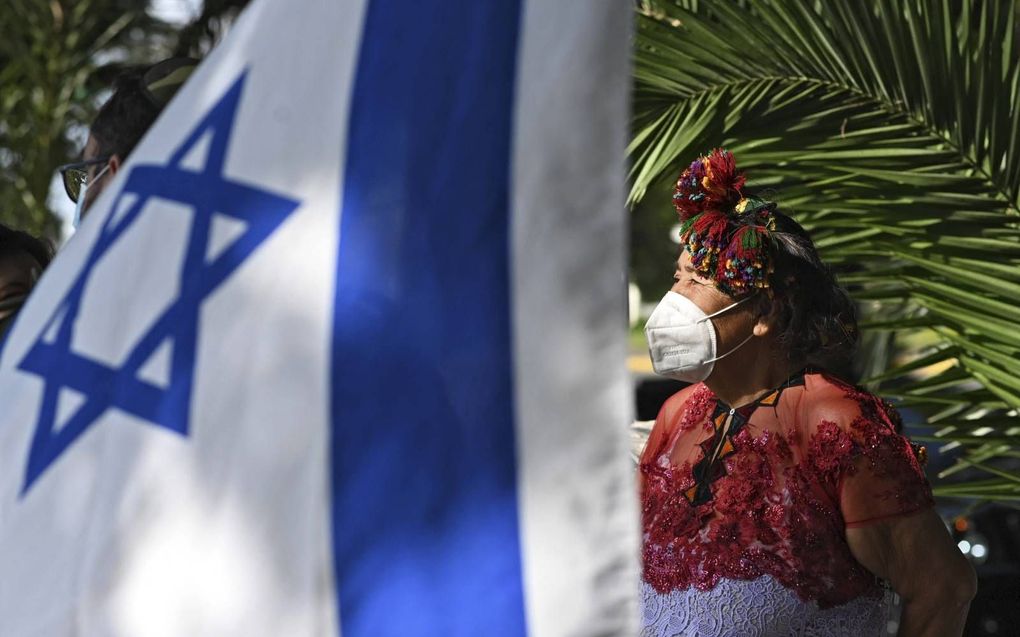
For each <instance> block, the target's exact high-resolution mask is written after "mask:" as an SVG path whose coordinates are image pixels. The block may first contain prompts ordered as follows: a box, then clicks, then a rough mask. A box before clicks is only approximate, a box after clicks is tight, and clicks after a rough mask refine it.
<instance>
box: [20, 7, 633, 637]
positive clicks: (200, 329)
mask: <svg viewBox="0 0 1020 637" xmlns="http://www.w3.org/2000/svg"><path fill="white" fill-rule="evenodd" d="M629 13H630V7H629V5H628V3H627V2H621V1H620V0H597V1H595V0H584V1H581V0H573V1H567V0H498V1H475V2H449V1H448V0H301V1H300V2H296V1H292V0H258V1H256V2H255V3H253V5H252V6H251V7H250V8H249V9H248V10H247V12H246V13H245V15H243V16H242V17H241V19H240V20H239V21H238V22H237V24H236V25H235V27H234V28H233V30H232V32H231V34H230V37H229V38H228V40H227V41H226V42H225V43H224V44H223V45H222V46H221V47H219V48H218V49H217V50H216V51H215V52H214V53H213V54H212V55H211V56H210V57H209V58H208V59H207V60H206V61H205V62H204V63H203V65H202V66H201V67H200V68H199V69H198V70H197V71H196V72H195V74H194V75H193V76H192V78H191V80H190V81H189V82H188V84H187V85H186V86H185V87H184V88H183V89H182V91H181V92H180V93H179V94H178V95H177V97H176V98H175V100H174V101H173V103H171V104H170V106H169V107H168V109H167V110H166V111H165V112H164V114H163V116H162V117H161V119H160V120H159V121H158V122H157V124H156V125H155V126H154V128H153V129H152V130H151V131H150V133H149V135H148V136H147V137H146V138H145V140H144V141H143V142H142V143H141V144H140V145H139V147H138V148H137V149H136V150H135V151H134V153H133V154H132V156H131V161H129V162H128V163H127V164H126V165H125V167H124V168H123V169H122V170H121V171H119V172H118V174H117V176H116V178H115V179H114V180H113V181H112V183H111V185H110V186H109V187H108V188H107V189H106V190H105V191H104V193H103V195H102V197H101V198H100V200H99V201H98V203H97V204H96V206H95V207H94V208H93V210H92V212H91V214H90V216H89V217H88V218H87V220H86V221H85V223H84V225H83V226H82V228H81V230H80V231H79V233H78V234H77V235H75V236H74V237H73V238H72V239H71V241H70V242H69V243H68V245H67V246H66V248H65V249H64V250H63V251H62V252H61V253H60V255H59V257H58V258H57V259H56V261H55V262H54V263H53V265H52V266H51V268H50V270H49V271H48V272H47V273H46V275H45V276H44V277H43V280H42V282H41V283H40V285H39V286H38V287H37V289H36V291H35V292H34V293H33V295H32V297H31V299H30V300H29V302H28V303H27V305H26V306H25V308H24V310H23V311H22V312H21V314H20V316H19V317H18V320H17V322H16V324H15V326H14V327H13V329H12V331H11V332H10V334H9V335H8V338H7V339H6V341H5V342H4V344H3V350H2V353H0V406H2V411H0V635H3V636H4V637H37V636H38V637H42V636H46V637H52V636H57V637H60V636H75V637H80V636H92V635H100V636H126V637H127V636H130V637H138V636H141V637H163V636H168V637H169V636H174V637H180V636H185V635H186V636H188V637H199V636H216V637H222V636H225V635H243V636H245V637H251V636H257V635H267V636H274V637H278V636H287V637H292V636H302V635H309V636H310V635H316V636H317V635H340V634H342V635H344V636H345V637H369V636H371V637H375V636H386V635H395V636H396V635H400V636H406V635H428V636H432V635H434V636H443V637H449V636H470V637H476V636H503V635H507V636H510V635H514V636H517V635H537V636H556V635H626V634H631V633H632V632H633V631H634V629H635V626H636V617H635V611H636V600H635V596H636V590H637V577H638V576H637V572H638V567H637V555H638V551H639V549H638V547H639V538H638V531H637V506H636V503H635V497H634V487H633V479H632V473H631V471H632V470H631V468H630V466H629V459H628V452H627V439H626V432H627V428H626V425H627V423H628V422H629V420H630V408H629V404H630V396H629V386H628V379H627V374H626V369H625V366H624V361H625V357H626V343H625V328H624V326H625V325H626V305H625V290H626V288H625V276H624V273H625V271H626V265H625V259H624V247H625V239H624V231H625V218H624V217H625V216H624V208H623V201H624V198H623V185H624V176H623V156H624V144H625V133H626V126H627V121H628V117H627V87H628V65H627V50H628V46H629V42H628V40H629V33H628V29H629V27H628V24H629V18H630V15H629Z"/></svg>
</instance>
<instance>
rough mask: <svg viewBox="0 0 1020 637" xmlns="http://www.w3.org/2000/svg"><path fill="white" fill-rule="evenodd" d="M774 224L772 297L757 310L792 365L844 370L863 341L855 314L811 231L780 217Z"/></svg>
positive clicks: (762, 297) (765, 297) (764, 297)
mask: <svg viewBox="0 0 1020 637" xmlns="http://www.w3.org/2000/svg"><path fill="white" fill-rule="evenodd" d="M775 220H776V229H775V230H774V231H773V232H772V233H771V234H772V237H773V239H774V240H775V246H774V253H773V254H774V256H773V267H774V270H773V272H772V274H771V276H770V277H769V283H770V286H771V288H772V296H771V298H770V297H769V295H768V294H759V295H758V296H757V299H756V300H755V301H754V303H755V304H756V307H757V310H758V311H759V312H760V313H761V315H763V316H768V317H770V318H771V319H772V322H773V325H774V326H775V327H776V329H777V335H776V338H777V340H778V342H779V345H780V347H781V349H782V350H783V351H784V352H785V353H786V355H787V357H788V358H789V360H790V361H791V362H793V363H795V364H798V365H818V366H820V367H825V368H830V369H846V368H848V367H849V366H850V364H851V361H852V358H853V355H854V352H855V351H856V349H857V345H858V342H859V338H860V337H859V333H858V329H857V308H856V306H855V305H854V302H853V301H852V300H851V299H850V295H849V294H848V293H847V292H846V290H844V289H843V288H842V287H841V286H840V285H839V282H838V281H837V280H836V275H835V274H834V273H833V271H832V268H830V267H829V266H828V265H827V264H826V263H825V262H823V261H822V260H821V258H819V256H818V251H817V249H816V248H815V244H814V242H813V241H812V240H811V236H810V235H809V234H808V233H807V231H806V230H805V229H804V228H803V227H801V225H800V224H799V223H797V222H796V221H794V220H793V219H792V218H790V217H789V216H788V215H786V214H784V213H782V212H781V211H778V210H777V211H776V212H775Z"/></svg>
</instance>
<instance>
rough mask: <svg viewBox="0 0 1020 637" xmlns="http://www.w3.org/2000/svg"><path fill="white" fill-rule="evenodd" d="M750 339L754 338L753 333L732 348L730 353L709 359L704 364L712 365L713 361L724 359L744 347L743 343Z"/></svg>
mask: <svg viewBox="0 0 1020 637" xmlns="http://www.w3.org/2000/svg"><path fill="white" fill-rule="evenodd" d="M752 338H754V332H751V333H750V334H748V335H747V338H745V339H744V340H742V341H740V345H737V346H736V347H734V348H733V349H731V350H730V351H728V352H726V353H725V354H722V355H720V356H716V357H715V358H710V359H709V360H707V361H705V362H706V363H714V362H715V361H717V360H719V359H720V358H726V357H727V356H729V355H730V354H732V353H733V352H735V351H737V350H738V349H740V348H741V347H742V346H743V345H744V343H746V342H747V341H749V340H751V339H752Z"/></svg>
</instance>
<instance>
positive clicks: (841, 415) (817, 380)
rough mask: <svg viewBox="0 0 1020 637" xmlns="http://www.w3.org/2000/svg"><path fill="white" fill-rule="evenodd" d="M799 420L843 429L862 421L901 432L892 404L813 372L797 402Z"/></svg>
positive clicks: (850, 385) (823, 374) (860, 389)
mask: <svg viewBox="0 0 1020 637" xmlns="http://www.w3.org/2000/svg"><path fill="white" fill-rule="evenodd" d="M799 407H800V412H801V416H803V417H805V418H807V419H808V421H810V422H814V423H820V422H830V423H834V424H837V425H839V426H841V427H843V428H845V427H848V426H851V425H852V424H853V423H855V422H859V421H860V420H861V419H864V420H868V421H870V422H875V423H882V424H885V425H889V426H892V427H893V428H894V429H895V430H897V431H898V430H899V429H900V428H901V425H900V419H899V414H898V413H897V412H896V409H895V408H894V407H893V405H892V403H890V402H888V401H886V400H883V399H882V398H881V397H880V396H877V395H876V394H873V393H872V392H870V391H868V390H866V389H864V388H863V387H861V386H860V385H857V384H855V383H853V382H850V381H848V380H846V379H844V378H841V377H839V376H837V375H835V374H832V373H830V372H827V371H824V370H814V371H812V372H811V373H809V374H806V375H805V378H804V393H803V396H802V398H801V400H800V401H799Z"/></svg>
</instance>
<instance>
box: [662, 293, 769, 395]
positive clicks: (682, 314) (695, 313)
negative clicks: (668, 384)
mask: <svg viewBox="0 0 1020 637" xmlns="http://www.w3.org/2000/svg"><path fill="white" fill-rule="evenodd" d="M752 296H754V295H753V294H752V295H751V296H747V297H745V298H742V299H740V300H739V301H737V302H736V303H734V304H732V305H729V306H727V307H724V308H723V309H721V310H719V311H718V312H714V313H712V314H705V313H704V312H703V311H702V310H701V308H700V307H698V306H697V305H696V304H695V303H694V301H692V300H690V299H688V298H687V297H686V296H684V295H682V294H677V293H676V292H674V291H672V290H670V291H669V292H666V296H664V297H662V300H661V301H659V305H658V306H656V308H655V310H654V311H653V312H652V315H651V316H649V317H648V323H646V324H645V337H646V338H647V339H648V352H649V354H650V355H651V357H652V367H653V368H654V369H655V373H656V374H661V375H662V376H668V377H669V378H675V379H677V380H682V381H686V382H688V383H700V382H701V381H703V380H705V379H706V378H708V376H709V374H711V373H712V369H713V368H714V367H715V361H717V360H719V359H721V358H724V357H726V356H729V355H730V354H732V353H733V352H735V351H737V349H738V348H739V347H740V346H741V345H743V344H744V343H746V342H747V341H749V340H751V337H753V336H754V332H751V334H749V335H748V336H747V338H745V339H744V340H743V341H741V342H740V344H739V345H737V346H736V347H734V348H733V349H731V350H730V351H728V352H726V353H725V354H723V355H722V356H716V343H717V339H718V337H717V336H716V332H715V326H714V325H712V321H711V320H710V319H711V318H712V317H713V316H719V315H720V314H722V313H723V312H726V311H728V310H731V309H733V308H735V307H737V306H738V305H740V304H741V303H743V302H744V301H746V300H748V299H750V298H751V297H752Z"/></svg>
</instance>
